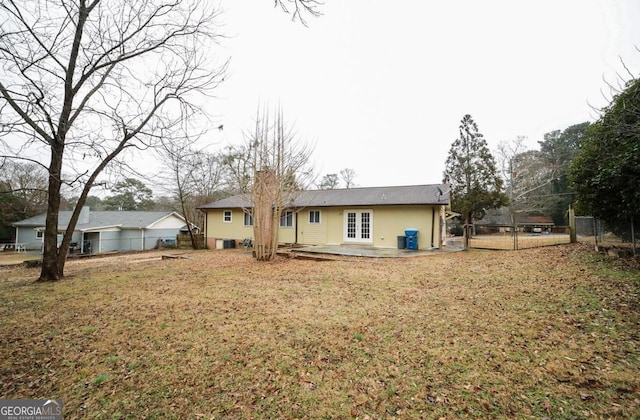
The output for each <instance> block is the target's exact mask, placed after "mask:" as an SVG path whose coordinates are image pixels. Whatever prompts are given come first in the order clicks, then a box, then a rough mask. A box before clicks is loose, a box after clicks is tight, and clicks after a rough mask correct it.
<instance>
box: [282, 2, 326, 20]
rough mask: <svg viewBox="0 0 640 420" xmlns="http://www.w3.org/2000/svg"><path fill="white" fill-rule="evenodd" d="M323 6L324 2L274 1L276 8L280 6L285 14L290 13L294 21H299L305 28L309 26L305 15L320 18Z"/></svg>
mask: <svg viewBox="0 0 640 420" xmlns="http://www.w3.org/2000/svg"><path fill="white" fill-rule="evenodd" d="M321 5H322V2H319V1H318V0H274V6H275V7H278V6H279V7H280V8H281V9H282V10H283V11H284V12H285V13H290V14H291V18H292V19H293V20H296V19H298V20H300V22H302V24H303V25H305V26H307V21H306V20H305V18H304V16H303V15H305V14H308V15H309V16H312V17H318V16H320V15H321V14H322V13H320V11H319V10H318V7H319V6H321Z"/></svg>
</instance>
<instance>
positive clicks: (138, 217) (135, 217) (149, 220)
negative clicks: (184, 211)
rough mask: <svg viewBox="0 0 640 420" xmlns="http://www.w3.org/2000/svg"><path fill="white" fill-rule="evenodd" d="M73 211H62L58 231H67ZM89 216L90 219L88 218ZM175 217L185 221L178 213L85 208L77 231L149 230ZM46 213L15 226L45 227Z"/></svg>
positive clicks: (17, 223)
mask: <svg viewBox="0 0 640 420" xmlns="http://www.w3.org/2000/svg"><path fill="white" fill-rule="evenodd" d="M71 213H72V212H71V211H61V212H60V214H59V215H58V229H66V227H67V226H68V224H69V220H70V219H71ZM87 215H88V217H87ZM170 215H174V216H176V217H178V218H180V219H183V218H182V216H180V215H179V214H178V213H175V212H171V211H93V210H89V209H88V208H87V207H85V208H83V210H82V213H81V215H80V218H79V219H78V224H77V225H76V229H75V230H87V229H97V228H104V227H112V226H118V227H121V228H134V229H135V228H147V227H148V226H150V225H152V224H153V223H155V222H157V221H159V220H161V219H164V218H165V217H168V216H170ZM46 216H47V214H46V213H43V214H40V215H38V216H34V217H30V218H28V219H25V220H21V221H19V222H16V223H14V224H13V226H16V227H43V226H44V225H45V221H46Z"/></svg>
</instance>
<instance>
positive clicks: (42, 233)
mask: <svg viewBox="0 0 640 420" xmlns="http://www.w3.org/2000/svg"><path fill="white" fill-rule="evenodd" d="M43 237H44V231H43V230H36V238H37V239H42V238H43Z"/></svg>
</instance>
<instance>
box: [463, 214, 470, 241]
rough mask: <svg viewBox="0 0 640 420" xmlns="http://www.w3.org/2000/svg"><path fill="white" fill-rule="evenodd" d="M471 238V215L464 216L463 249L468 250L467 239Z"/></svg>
mask: <svg viewBox="0 0 640 420" xmlns="http://www.w3.org/2000/svg"><path fill="white" fill-rule="evenodd" d="M470 237H471V214H470V213H467V214H466V215H465V216H464V249H465V250H467V249H469V238H470Z"/></svg>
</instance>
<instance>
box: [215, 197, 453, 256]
mask: <svg viewBox="0 0 640 420" xmlns="http://www.w3.org/2000/svg"><path fill="white" fill-rule="evenodd" d="M363 209H367V210H371V211H372V220H373V229H372V239H373V243H372V245H373V246H377V247H385V248H396V247H397V245H398V238H397V237H398V236H400V235H404V230H405V229H406V228H415V229H418V247H419V248H420V249H428V248H430V247H431V230H432V223H433V226H434V227H435V232H434V235H433V242H434V245H435V246H436V247H439V246H440V243H441V240H442V238H443V232H442V230H441V226H442V224H441V220H442V215H441V211H442V207H441V206H423V205H414V206H381V207H362V208H358V207H344V208H334V207H328V208H321V209H303V210H300V211H299V212H298V214H297V217H294V219H293V220H294V226H293V227H281V228H280V232H279V235H280V238H279V241H280V242H281V243H294V242H296V222H297V225H298V229H297V233H298V238H297V242H298V243H300V244H305V245H322V244H328V245H338V244H342V243H344V242H345V241H344V230H345V222H344V212H345V211H346V210H363ZM310 210H320V223H319V224H314V223H309V211H310ZM231 211H232V221H231V223H225V222H223V211H222V210H208V212H207V229H206V230H207V231H206V236H207V244H208V246H209V247H215V239H236V240H242V239H244V238H253V228H252V227H251V226H244V225H243V223H244V216H243V211H242V210H241V209H231ZM432 212H435V214H434V216H435V217H434V218H433V219H432Z"/></svg>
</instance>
